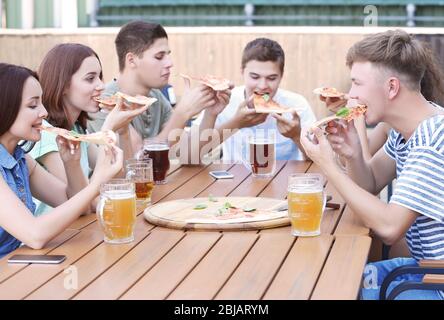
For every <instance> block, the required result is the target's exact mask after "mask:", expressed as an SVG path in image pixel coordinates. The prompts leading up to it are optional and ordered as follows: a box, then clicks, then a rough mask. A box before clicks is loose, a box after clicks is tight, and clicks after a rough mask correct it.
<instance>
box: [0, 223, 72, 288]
mask: <svg viewBox="0 0 444 320" xmlns="http://www.w3.org/2000/svg"><path fill="white" fill-rule="evenodd" d="M79 232H80V231H78V230H65V231H63V232H62V233H61V234H59V235H58V236H57V237H55V238H54V239H52V240H51V241H49V242H48V244H47V245H46V246H45V248H43V249H40V250H34V249H31V248H29V247H27V246H22V247H20V248H18V249H17V250H14V251H13V252H11V253H10V254H8V255H6V256H4V257H3V258H2V259H1V260H0V283H2V282H3V281H5V280H6V279H8V278H9V277H11V276H12V275H14V274H16V273H18V272H19V271H21V270H23V269H24V268H26V267H27V266H29V264H10V263H8V259H9V257H11V256H13V255H16V254H32V255H37V254H48V253H49V252H51V251H52V250H54V248H57V247H58V246H60V245H61V244H62V243H64V242H65V241H67V240H69V239H71V238H72V237H74V236H75V235H76V234H78V233H79Z"/></svg>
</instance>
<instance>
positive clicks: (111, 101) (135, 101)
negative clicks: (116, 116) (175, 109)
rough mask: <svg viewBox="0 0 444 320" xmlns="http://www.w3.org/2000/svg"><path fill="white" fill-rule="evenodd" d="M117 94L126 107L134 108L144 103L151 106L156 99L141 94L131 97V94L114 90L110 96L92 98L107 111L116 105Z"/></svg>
mask: <svg viewBox="0 0 444 320" xmlns="http://www.w3.org/2000/svg"><path fill="white" fill-rule="evenodd" d="M119 96H120V97H122V99H123V104H124V106H125V107H127V108H128V109H136V108H138V107H141V106H145V105H148V106H151V105H152V104H153V103H154V102H156V101H157V99H156V98H152V97H146V96H142V95H136V96H134V97H133V96H130V95H127V94H125V93H123V92H116V93H115V94H114V95H112V96H109V97H99V98H95V99H94V100H96V101H97V102H98V103H99V107H100V108H101V109H105V110H107V111H110V110H112V109H113V108H114V107H115V106H116V104H117V98H118V97H119Z"/></svg>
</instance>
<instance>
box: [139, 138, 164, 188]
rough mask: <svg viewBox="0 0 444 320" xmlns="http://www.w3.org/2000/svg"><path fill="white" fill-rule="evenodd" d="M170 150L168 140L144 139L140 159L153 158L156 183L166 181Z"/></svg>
mask: <svg viewBox="0 0 444 320" xmlns="http://www.w3.org/2000/svg"><path fill="white" fill-rule="evenodd" d="M169 151H170V146H169V145H168V141H164V140H159V139H145V140H144V141H143V149H142V152H141V154H139V156H138V159H139V160H144V159H147V158H150V159H152V161H153V176H154V183H155V184H165V183H166V175H167V172H168V170H169V169H170V159H169V157H168V153H169Z"/></svg>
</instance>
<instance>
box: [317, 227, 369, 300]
mask: <svg viewBox="0 0 444 320" xmlns="http://www.w3.org/2000/svg"><path fill="white" fill-rule="evenodd" d="M370 245H371V238H370V237H366V236H336V237H335V241H334V244H333V247H332V250H331V252H330V254H329V256H328V259H327V262H326V264H325V266H324V269H323V270H322V274H321V277H320V278H319V281H318V283H317V285H316V288H315V290H314V292H313V295H312V297H311V299H313V300H332V299H334V300H355V299H356V298H357V297H358V294H359V290H360V286H361V279H362V273H363V272H364V267H365V265H366V263H367V257H368V253H369V250H370Z"/></svg>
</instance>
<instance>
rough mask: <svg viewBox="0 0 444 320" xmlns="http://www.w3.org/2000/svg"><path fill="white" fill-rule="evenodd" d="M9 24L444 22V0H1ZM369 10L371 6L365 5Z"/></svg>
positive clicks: (5, 22)
mask: <svg viewBox="0 0 444 320" xmlns="http://www.w3.org/2000/svg"><path fill="white" fill-rule="evenodd" d="M0 2H1V3H2V9H1V16H2V20H1V21H2V26H3V27H6V28H51V27H62V28H73V27H97V26H100V27H102V26H103V27H107V26H120V25H122V24H124V23H126V22H128V21H130V20H133V19H143V20H148V21H156V22H159V23H161V24H163V25H165V26H245V25H247V26H272V25H273V26H275V25H279V26H363V25H364V24H365V20H366V18H368V14H371V13H372V11H373V10H374V9H375V8H377V15H378V17H377V19H378V20H377V21H378V25H379V26H409V27H413V26H417V27H442V26H444V0H371V1H369V0H247V1H242V0H0ZM366 10H367V11H366Z"/></svg>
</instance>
